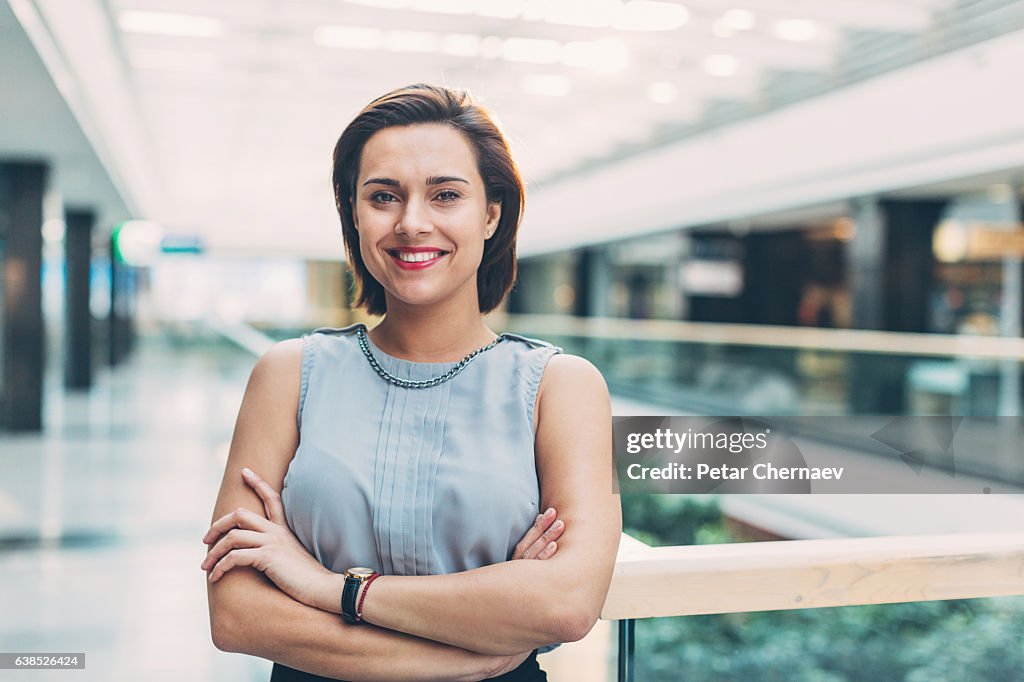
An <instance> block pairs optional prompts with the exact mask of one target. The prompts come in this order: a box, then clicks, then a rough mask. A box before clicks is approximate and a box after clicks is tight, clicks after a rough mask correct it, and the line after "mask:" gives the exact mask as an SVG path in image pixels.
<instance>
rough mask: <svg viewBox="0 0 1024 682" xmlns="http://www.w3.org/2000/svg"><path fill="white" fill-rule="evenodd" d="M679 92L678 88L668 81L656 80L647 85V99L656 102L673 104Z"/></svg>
mask: <svg viewBox="0 0 1024 682" xmlns="http://www.w3.org/2000/svg"><path fill="white" fill-rule="evenodd" d="M678 94H679V90H678V88H676V86H675V85H674V84H673V83H669V82H668V81H656V82H654V83H651V84H649V85H648V86H647V99H649V100H651V101H652V102H654V103H655V104H671V103H672V102H674V101H676V96H677V95H678Z"/></svg>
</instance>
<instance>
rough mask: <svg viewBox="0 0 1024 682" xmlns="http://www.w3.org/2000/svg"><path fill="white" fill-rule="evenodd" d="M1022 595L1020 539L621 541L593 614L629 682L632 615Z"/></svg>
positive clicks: (1022, 538) (1023, 540)
mask: <svg viewBox="0 0 1024 682" xmlns="http://www.w3.org/2000/svg"><path fill="white" fill-rule="evenodd" d="M1017 595H1024V533H969V534H966V533H965V534H953V535H949V534H947V535H917V536H902V537H870V538H849V539H846V538H843V539H829V540H788V541H778V542H748V543H736V544H724V545H693V546H686V547H650V546H648V545H645V544H644V543H642V542H640V541H638V540H636V539H634V538H632V537H630V536H629V535H625V534H623V536H622V541H621V543H620V545H619V555H618V558H617V559H616V562H615V573H614V575H613V576H612V584H611V589H610V590H609V592H608V598H607V600H606V601H605V604H604V609H603V610H602V612H601V617H602V618H603V619H605V620H616V621H618V622H619V633H618V641H619V658H618V679H619V680H620V681H622V682H632V680H634V651H635V649H634V642H635V640H634V637H635V635H634V626H635V621H636V619H638V618H661V617H666V616H691V615H698V614H723V613H740V612H749V611H773V610H781V609H808V608H820V607H828V606H856V605H863V604H893V603H899V602H917V601H933V600H942V599H972V598H977V597H1005V596H1017Z"/></svg>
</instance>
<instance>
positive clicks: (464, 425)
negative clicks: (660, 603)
mask: <svg viewBox="0 0 1024 682" xmlns="http://www.w3.org/2000/svg"><path fill="white" fill-rule="evenodd" d="M360 327H362V328H363V329H365V327H363V326H362V325H352V326H349V327H345V328H341V329H318V330H316V331H315V332H313V333H312V334H310V335H308V336H306V337H304V340H303V350H302V379H301V384H300V392H299V411H298V425H299V446H298V449H297V450H296V452H295V456H294V458H293V459H292V461H291V464H290V465H289V467H288V471H287V474H286V475H285V479H284V487H283V489H282V492H281V497H282V501H283V503H284V509H285V516H286V518H287V520H288V525H289V526H290V527H291V529H292V531H293V532H294V533H295V535H296V536H297V537H298V539H299V540H300V541H301V542H302V544H303V545H304V546H305V547H306V549H307V550H309V551H310V553H312V554H313V555H314V556H315V557H316V558H317V559H318V560H319V561H320V562H321V563H322V564H323V565H324V566H326V567H327V568H329V569H330V570H331V571H334V572H336V573H341V572H344V571H345V570H346V569H348V568H350V567H352V566H370V567H372V568H375V569H376V570H378V571H380V572H381V573H383V574H384V575H434V574H444V573H453V572H460V571H466V570H469V569H473V568H479V567H481V566H487V565H490V564H495V563H499V562H502V561H507V560H509V559H510V558H511V556H512V552H513V551H514V549H515V546H516V544H517V543H518V542H519V540H520V539H521V538H522V537H523V535H524V534H525V533H526V531H527V529H529V527H530V526H531V524H533V522H534V520H535V518H536V516H537V514H538V512H539V510H538V507H539V504H540V488H539V485H538V480H537V468H536V463H535V460H534V419H533V415H534V403H535V401H536V398H537V389H538V387H539V385H540V380H541V376H542V374H543V372H544V367H545V366H546V364H547V362H548V360H549V359H550V358H551V356H552V355H554V354H556V353H558V352H560V351H561V349H560V348H557V347H555V346H552V345H551V344H548V343H546V342H543V341H538V340H536V339H530V338H526V337H522V336H518V335H513V334H505V335H504V336H505V338H504V339H503V340H502V341H500V342H499V343H498V344H497V345H495V346H494V347H493V348H490V349H489V350H487V351H485V352H483V353H481V354H479V355H478V356H477V357H476V358H474V359H473V360H472V361H471V362H470V363H469V364H468V365H467V366H466V368H465V369H464V370H463V371H462V372H461V373H460V374H457V375H456V376H455V377H453V378H452V379H450V380H448V381H446V382H445V383H442V384H440V385H437V386H434V387H431V388H400V387H398V386H395V385H393V384H391V383H390V382H388V381H385V380H384V379H383V378H381V377H380V376H379V375H378V374H377V373H376V372H375V371H374V369H373V368H372V367H371V366H370V363H369V361H368V360H367V358H366V357H365V356H364V355H363V352H362V350H361V349H360V347H359V343H358V340H357V336H356V331H357V330H358V329H359V328H360ZM367 340H368V342H369V347H370V350H371V352H372V353H373V355H374V357H375V358H376V359H377V361H378V362H379V363H380V365H381V366H382V367H383V368H384V369H385V370H386V371H387V372H389V373H390V374H392V375H394V376H396V377H400V378H403V379H413V380H418V379H430V378H433V377H435V376H437V375H439V374H443V373H444V372H445V371H447V370H449V369H451V368H452V367H454V366H455V365H456V364H457V363H455V362H440V363H437V362H430V363H423V362H412V361H409V360H403V359H400V358H395V357H393V356H390V355H387V354H385V353H384V352H382V351H381V350H380V349H379V348H377V347H376V345H374V343H373V341H370V340H369V337H367Z"/></svg>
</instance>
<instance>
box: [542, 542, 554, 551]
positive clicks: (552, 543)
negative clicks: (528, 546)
mask: <svg viewBox="0 0 1024 682" xmlns="http://www.w3.org/2000/svg"><path fill="white" fill-rule="evenodd" d="M554 548H555V543H554V542H549V543H548V546H547V547H545V548H544V551H546V552H550V551H551V550H553V549H554Z"/></svg>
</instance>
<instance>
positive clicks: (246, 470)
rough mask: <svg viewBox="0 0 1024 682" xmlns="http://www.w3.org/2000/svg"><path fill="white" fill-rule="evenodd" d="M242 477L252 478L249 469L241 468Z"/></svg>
mask: <svg viewBox="0 0 1024 682" xmlns="http://www.w3.org/2000/svg"><path fill="white" fill-rule="evenodd" d="M242 475H243V476H252V470H250V469H249V467H242Z"/></svg>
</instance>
